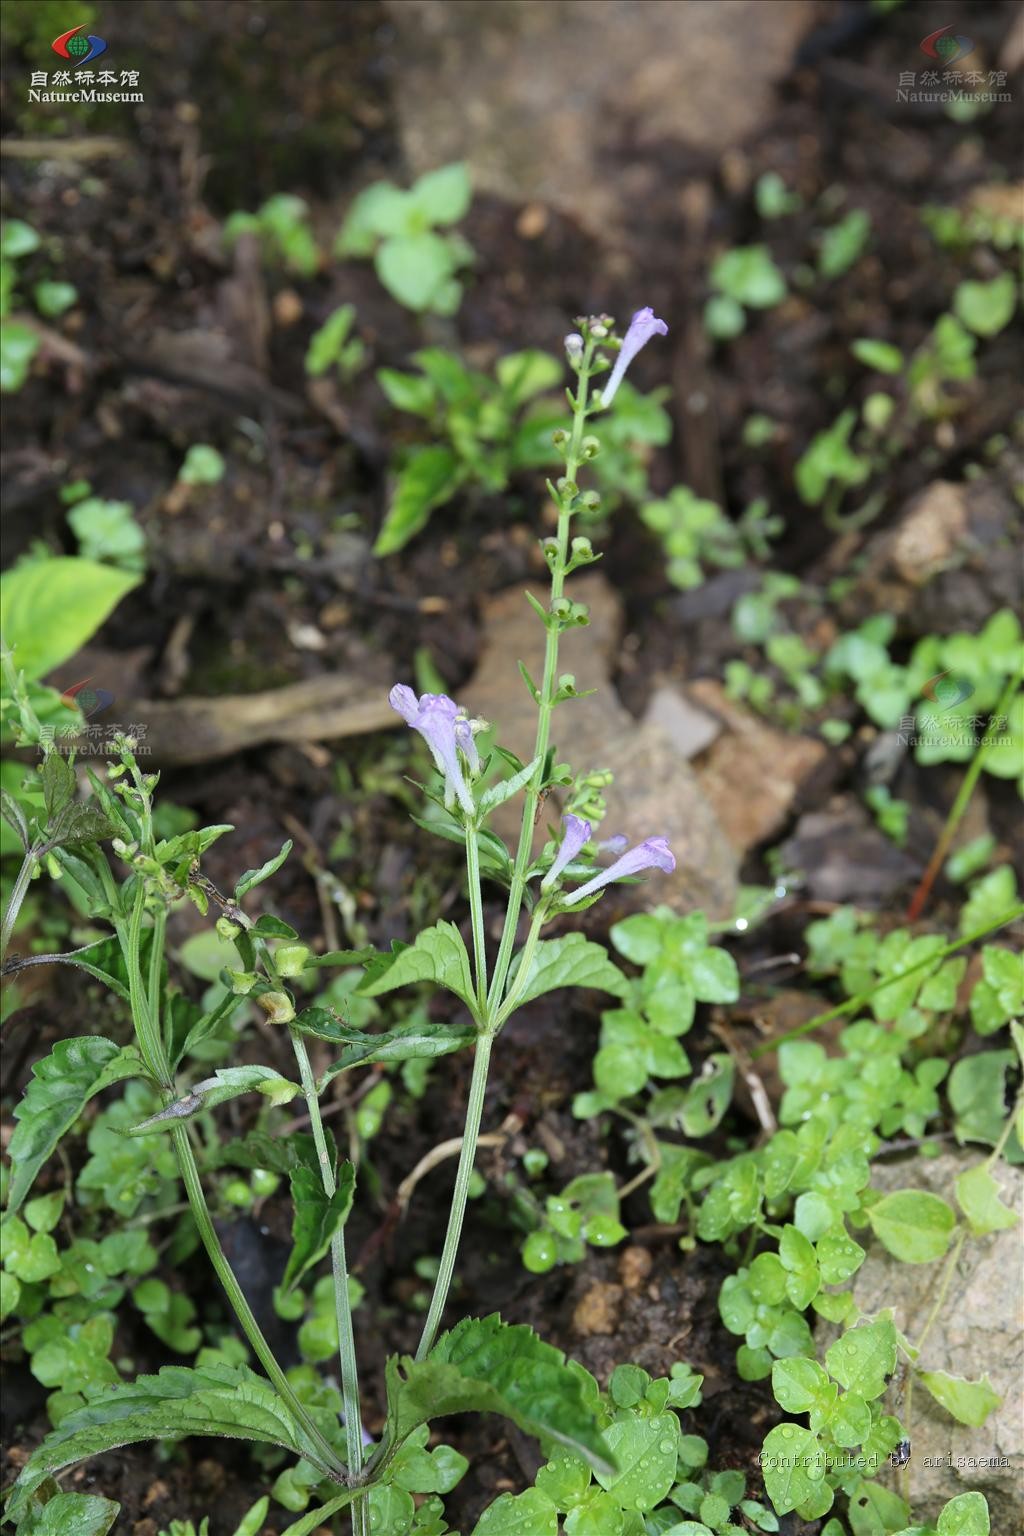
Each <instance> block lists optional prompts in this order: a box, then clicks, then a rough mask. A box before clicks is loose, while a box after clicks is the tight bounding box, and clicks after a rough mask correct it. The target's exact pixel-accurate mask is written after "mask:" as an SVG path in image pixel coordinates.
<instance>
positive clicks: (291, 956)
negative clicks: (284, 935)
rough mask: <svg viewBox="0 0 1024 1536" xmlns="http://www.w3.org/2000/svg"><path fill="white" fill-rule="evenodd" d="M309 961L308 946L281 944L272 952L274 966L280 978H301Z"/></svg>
mask: <svg viewBox="0 0 1024 1536" xmlns="http://www.w3.org/2000/svg"><path fill="white" fill-rule="evenodd" d="M309 961H310V949H309V945H308V944H282V945H281V947H280V948H279V949H275V951H274V966H275V968H276V969H277V972H278V974H279V975H281V976H301V975H302V972H303V971H304V970H305V969H306V967H307V965H308V964H309Z"/></svg>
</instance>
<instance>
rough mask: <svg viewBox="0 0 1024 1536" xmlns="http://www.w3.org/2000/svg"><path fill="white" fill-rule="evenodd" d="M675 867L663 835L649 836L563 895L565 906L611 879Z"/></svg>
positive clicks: (666, 870) (590, 894) (570, 904)
mask: <svg viewBox="0 0 1024 1536" xmlns="http://www.w3.org/2000/svg"><path fill="white" fill-rule="evenodd" d="M675 867H676V861H675V855H674V854H673V852H672V850H671V848H670V847H669V845H668V841H667V839H665V838H664V837H649V838H647V839H646V840H645V841H644V842H642V843H638V844H637V845H636V847H635V848H631V849H630V850H629V852H628V853H624V854H623V855H622V857H621V859H616V860H615V863H614V864H612V865H610V866H609V867H608V869H604V870H602V871H601V873H600V874H599V875H595V876H594V878H593V880H588V881H587V883H586V885H581V886H579V888H578V889H577V890H575V891H570V892H569V893H568V895H566V896H564V897H563V901H564V903H565V905H566V906H567V907H571V906H572V905H573V904H574V903H575V902H577V901H582V900H583V898H584V897H585V896H593V894H594V892H595V891H600V890H601V889H602V888H603V887H604V886H606V885H610V884H611V883H612V881H613V880H624V879H626V878H627V876H629V875H639V874H640V873H641V872H642V871H643V870H645V869H660V870H663V871H664V872H665V874H666V875H670V874H671V873H672V871H673V870H674V869H675Z"/></svg>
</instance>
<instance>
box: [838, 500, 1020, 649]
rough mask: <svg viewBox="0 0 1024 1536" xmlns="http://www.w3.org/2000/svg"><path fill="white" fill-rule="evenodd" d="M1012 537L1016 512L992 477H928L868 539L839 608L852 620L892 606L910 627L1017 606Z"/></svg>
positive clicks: (976, 618) (927, 630) (926, 630)
mask: <svg viewBox="0 0 1024 1536" xmlns="http://www.w3.org/2000/svg"><path fill="white" fill-rule="evenodd" d="M1019 539H1020V513H1019V511H1018V509H1017V507H1016V506H1015V505H1014V501H1013V498H1012V497H1011V496H1010V494H1009V492H1008V491H1006V490H1005V489H1004V488H1003V487H1002V486H1001V485H1000V484H999V482H998V481H997V480H995V479H994V478H986V479H980V480H975V481H971V482H968V483H966V484H962V485H961V484H954V483H953V482H951V481H948V480H935V481H933V482H932V484H931V485H929V486H927V487H926V488H925V490H923V491H921V492H920V493H919V495H917V496H914V497H912V498H911V500H910V501H909V502H908V503H907V506H906V507H905V508H904V509H903V511H901V512H900V514H899V516H898V518H897V520H896V523H895V524H894V525H893V526H892V527H891V528H886V529H883V530H882V531H881V532H880V533H876V534H875V535H874V536H873V537H871V538H869V539H868V541H867V543H866V545H865V546H864V549H863V552H862V554H861V555H860V557H859V559H858V561H857V563H858V565H859V566H860V567H861V571H860V575H859V576H858V577H857V579H856V580H855V581H854V582H853V584H852V585H851V587H850V589H849V591H848V592H847V594H846V596H845V597H844V598H843V600H842V603H841V604H840V614H841V616H842V618H843V620H844V621H845V622H847V623H850V624H854V623H860V622H861V620H862V619H863V617H864V614H865V613H891V614H893V615H894V617H895V618H897V619H899V620H901V621H903V626H904V627H905V628H906V629H907V630H908V631H909V632H910V633H912V634H915V635H926V634H933V633H934V634H941V635H948V634H950V633H952V632H953V631H954V630H957V629H966V630H974V629H980V628H981V626H982V625H983V624H984V623H985V621H986V620H987V619H989V618H990V617H991V616H992V613H993V612H994V611H995V610H996V609H998V608H1003V607H1010V608H1015V607H1016V606H1017V603H1018V601H1019V597H1020V593H1019V582H1020V572H1019V567H1020V561H1019V558H1018V556H1017V554H1016V550H1017V549H1018V547H1019ZM849 554H850V551H849V549H848V548H847V549H846V555H845V557H844V564H845V565H846V566H847V568H848V566H849ZM833 558H834V559H838V558H839V557H838V554H837V555H836V556H834V557H833Z"/></svg>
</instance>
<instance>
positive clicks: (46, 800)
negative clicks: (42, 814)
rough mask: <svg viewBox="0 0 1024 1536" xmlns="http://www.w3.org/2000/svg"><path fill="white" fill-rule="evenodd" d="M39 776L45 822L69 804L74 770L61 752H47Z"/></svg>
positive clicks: (72, 795) (55, 817)
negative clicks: (41, 786) (41, 784)
mask: <svg viewBox="0 0 1024 1536" xmlns="http://www.w3.org/2000/svg"><path fill="white" fill-rule="evenodd" d="M39 776H40V778H41V779H42V781H43V804H44V805H45V806H46V819H47V822H54V821H56V819H57V817H58V816H59V815H60V813H61V811H62V810H64V808H65V806H67V805H70V804H71V801H72V800H73V799H74V798H75V790H76V788H77V780H76V779H75V770H74V769H73V768H72V766H71V764H70V763H69V762H68V760H67V758H66V757H64V756H63V754H62V753H60V752H48V753H47V754H46V757H45V758H44V760H43V766H42V769H41V770H40V775H39Z"/></svg>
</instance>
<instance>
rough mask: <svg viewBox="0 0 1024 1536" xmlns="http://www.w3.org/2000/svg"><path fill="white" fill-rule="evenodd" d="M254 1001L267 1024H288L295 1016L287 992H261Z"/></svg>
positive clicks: (293, 1007) (293, 1006)
mask: <svg viewBox="0 0 1024 1536" xmlns="http://www.w3.org/2000/svg"><path fill="white" fill-rule="evenodd" d="M256 1001H257V1002H258V1003H259V1005H260V1007H261V1008H262V1009H263V1012H264V1013H265V1014H266V1016H267V1022H268V1023H269V1024H290V1023H291V1021H292V1019H294V1017H295V1004H294V1003H293V1002H292V1000H291V998H290V997H289V996H288V994H287V992H261V993H260V995H259V997H258V998H257V999H256Z"/></svg>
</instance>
